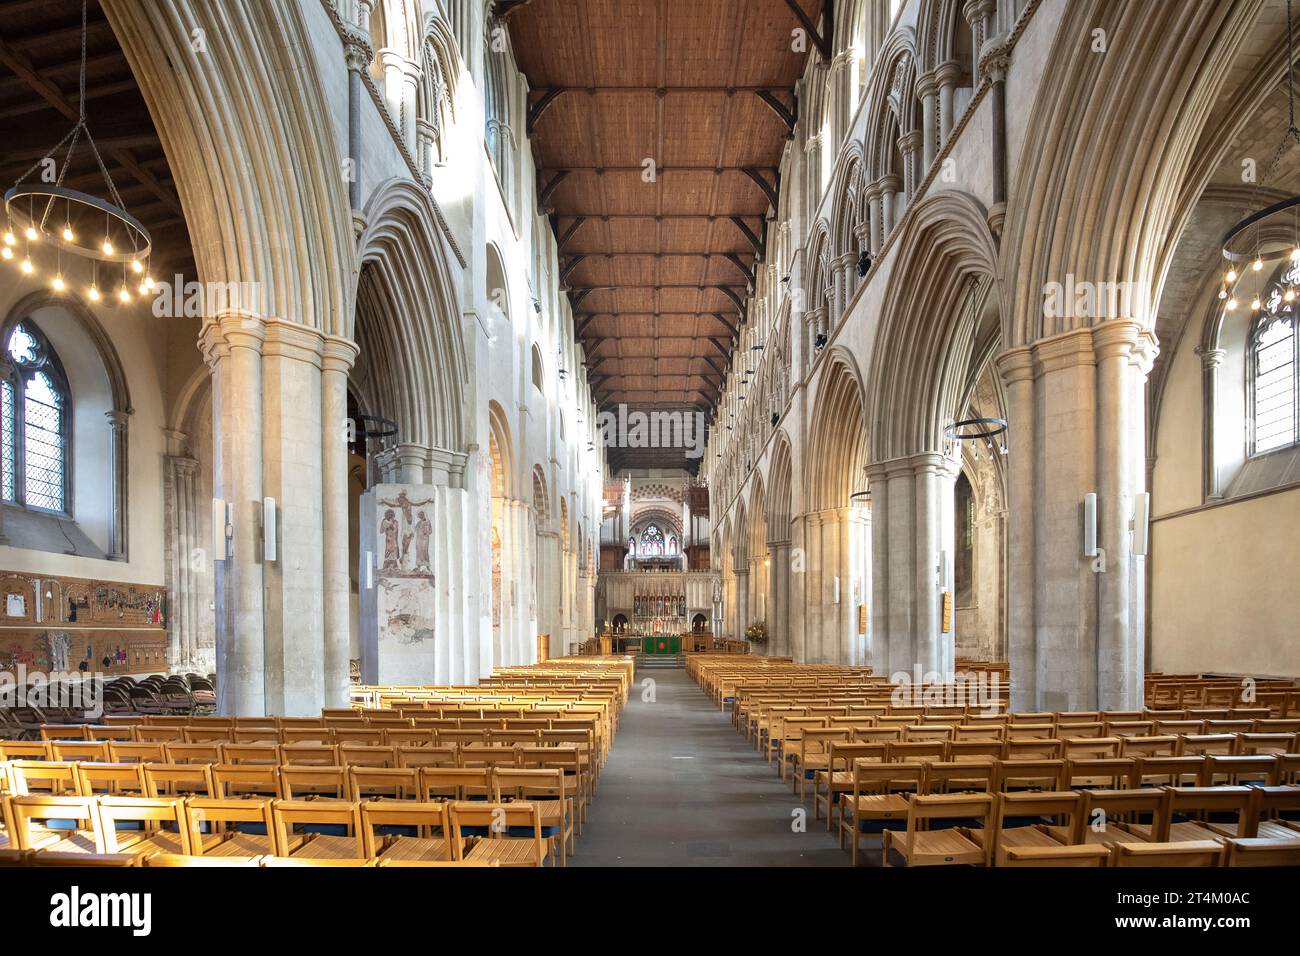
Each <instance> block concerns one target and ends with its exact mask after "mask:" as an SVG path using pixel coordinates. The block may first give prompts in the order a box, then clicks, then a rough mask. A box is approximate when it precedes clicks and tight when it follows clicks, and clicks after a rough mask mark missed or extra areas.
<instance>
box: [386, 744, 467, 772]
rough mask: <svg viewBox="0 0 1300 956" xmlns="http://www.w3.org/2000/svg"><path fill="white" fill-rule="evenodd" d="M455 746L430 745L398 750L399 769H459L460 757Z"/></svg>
mask: <svg viewBox="0 0 1300 956" xmlns="http://www.w3.org/2000/svg"><path fill="white" fill-rule="evenodd" d="M456 749H457V748H456V745H455V744H430V745H428V746H421V747H408V746H401V747H398V748H397V765H398V766H399V767H459V766H460V757H459V756H458V755H457V753H456Z"/></svg>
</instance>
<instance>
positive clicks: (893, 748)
mask: <svg viewBox="0 0 1300 956" xmlns="http://www.w3.org/2000/svg"><path fill="white" fill-rule="evenodd" d="M947 748H948V743H947V741H944V740H913V741H907V740H896V741H890V742H889V743H888V744H887V745H886V746H885V760H886V762H888V763H911V762H913V761H917V760H942V759H943V755H944V754H945V753H946V752H947Z"/></svg>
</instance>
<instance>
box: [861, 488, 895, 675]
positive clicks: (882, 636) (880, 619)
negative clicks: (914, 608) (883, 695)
mask: <svg viewBox="0 0 1300 956" xmlns="http://www.w3.org/2000/svg"><path fill="white" fill-rule="evenodd" d="M867 484H868V487H869V488H870V489H871V575H870V581H871V601H870V602H869V605H868V618H869V623H868V628H869V629H870V633H871V641H870V649H871V653H870V656H869V658H868V660H867V663H869V664H870V665H871V669H872V672H873V673H874V674H875V675H876V676H878V677H879V676H885V677H887V676H889V568H890V561H889V555H890V543H889V470H888V469H887V468H886V467H885V466H884V465H882V464H878V463H877V464H872V465H870V466H868V467H867Z"/></svg>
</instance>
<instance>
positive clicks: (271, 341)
mask: <svg viewBox="0 0 1300 956" xmlns="http://www.w3.org/2000/svg"><path fill="white" fill-rule="evenodd" d="M324 340H325V336H324V335H323V334H322V333H321V331H320V330H319V329H314V328H312V327H311V326H309V325H304V324H302V323H301V322H286V321H284V320H283V319H269V320H268V321H267V322H266V337H265V340H264V341H263V344H262V354H263V355H264V356H272V357H277V358H290V359H295V360H297V361H299V362H307V363H309V364H311V365H315V366H316V367H317V368H320V365H321V346H322V345H323V343H324Z"/></svg>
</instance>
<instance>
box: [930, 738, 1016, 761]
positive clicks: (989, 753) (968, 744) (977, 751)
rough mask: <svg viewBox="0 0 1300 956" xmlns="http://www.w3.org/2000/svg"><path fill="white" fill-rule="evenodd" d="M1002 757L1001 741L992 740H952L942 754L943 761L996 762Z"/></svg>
mask: <svg viewBox="0 0 1300 956" xmlns="http://www.w3.org/2000/svg"><path fill="white" fill-rule="evenodd" d="M1001 756H1002V741H1001V740H994V739H992V738H988V737H985V738H969V739H965V740H952V741H950V742H949V743H948V748H947V750H946V751H945V752H944V755H943V759H944V760H996V759H999V758H1001Z"/></svg>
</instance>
